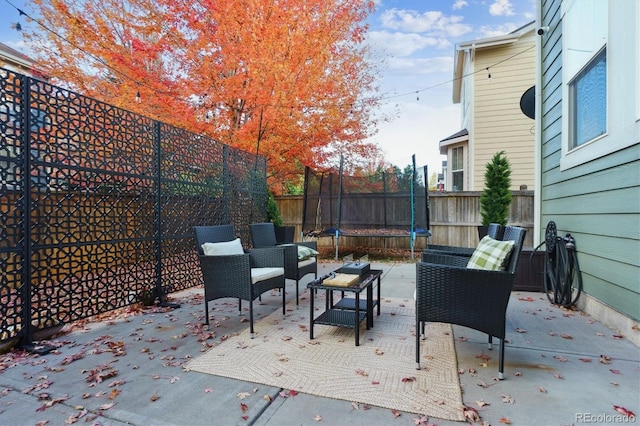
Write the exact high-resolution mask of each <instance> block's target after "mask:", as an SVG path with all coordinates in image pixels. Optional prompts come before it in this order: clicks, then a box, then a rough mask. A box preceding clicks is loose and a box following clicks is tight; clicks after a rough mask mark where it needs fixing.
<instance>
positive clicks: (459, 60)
mask: <svg viewBox="0 0 640 426" xmlns="http://www.w3.org/2000/svg"><path fill="white" fill-rule="evenodd" d="M535 24H536V23H535V21H531V22H529V23H528V24H526V25H524V26H522V27H520V28H518V29H517V30H514V31H512V32H510V33H508V34H504V35H501V36H496V37H489V38H482V39H478V40H472V41H465V42H462V43H458V44H457V45H456V48H455V54H454V65H453V103H454V104H458V103H460V98H461V90H462V78H463V77H464V75H463V73H464V72H465V69H464V57H465V55H466V54H467V53H468V52H470V51H473V50H477V49H485V48H489V47H495V46H500V45H504V44H511V43H515V42H516V41H518V39H519V38H520V37H522V36H523V35H525V34H527V33H529V32H531V31H534V30H535V28H536V25H535Z"/></svg>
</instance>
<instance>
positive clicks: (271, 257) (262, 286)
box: [194, 225, 285, 337]
mask: <svg viewBox="0 0 640 426" xmlns="http://www.w3.org/2000/svg"><path fill="white" fill-rule="evenodd" d="M194 229H195V234H196V242H197V250H198V255H199V258H200V267H201V268H202V278H203V279H204V306H205V315H206V324H207V326H208V325H209V301H211V300H215V299H221V298H224V297H237V298H238V299H239V300H238V309H239V310H242V302H241V301H242V300H248V301H249V329H250V332H251V337H253V335H254V332H253V301H254V300H255V299H257V298H258V297H260V295H261V294H262V293H264V292H265V291H268V290H271V289H275V288H277V289H280V290H281V293H282V314H283V315H284V314H285V292H284V291H283V290H284V285H285V277H284V250H282V249H280V248H273V249H253V250H248V251H247V252H246V253H244V254H236V255H220V256H205V255H204V252H203V250H202V245H203V244H204V243H219V242H226V241H233V240H235V239H236V234H235V230H234V228H233V225H216V226H196V227H195V228H194ZM256 268H282V273H281V274H280V275H277V276H274V277H270V278H266V279H264V280H259V281H256V282H253V281H254V280H252V276H251V275H252V270H253V272H254V273H255V272H256V271H255V269H256Z"/></svg>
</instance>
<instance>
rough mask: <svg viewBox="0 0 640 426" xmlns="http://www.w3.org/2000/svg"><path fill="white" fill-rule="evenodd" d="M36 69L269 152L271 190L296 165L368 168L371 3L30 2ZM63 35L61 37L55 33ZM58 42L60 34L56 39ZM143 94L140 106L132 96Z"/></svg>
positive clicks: (371, 153) (373, 153)
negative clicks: (37, 21) (341, 163)
mask: <svg viewBox="0 0 640 426" xmlns="http://www.w3.org/2000/svg"><path fill="white" fill-rule="evenodd" d="M34 3H35V4H36V6H37V8H38V11H39V14H40V16H42V22H43V23H44V24H45V25H46V26H47V27H48V28H56V31H55V33H54V32H51V31H43V30H42V29H40V30H36V31H35V32H33V33H32V34H31V37H32V38H34V39H40V41H42V42H43V43H40V44H39V46H40V52H41V55H40V56H41V58H42V64H41V65H42V66H46V69H47V70H48V72H49V75H51V76H52V77H54V78H58V79H59V80H61V81H65V82H66V83H67V84H68V85H70V86H71V87H73V88H77V89H78V90H79V91H81V92H82V93H85V94H87V95H89V96H94V97H97V98H99V99H102V100H104V101H106V102H109V103H112V104H115V105H118V106H121V107H124V108H127V109H130V110H134V111H136V112H140V113H142V114H145V115H148V116H151V117H153V118H157V119H159V120H162V121H165V122H169V123H171V124H175V125H177V126H180V127H182V128H185V129H188V130H190V131H194V132H197V133H203V134H206V135H209V136H211V137H213V138H215V139H217V140H219V141H221V142H223V143H226V144H229V145H231V146H234V147H238V148H241V149H244V150H247V151H250V152H258V153H260V154H262V155H265V156H266V157H267V164H268V173H269V183H270V186H271V187H272V189H273V190H274V191H275V192H279V189H280V188H281V187H282V185H284V184H285V183H286V182H288V181H291V180H295V179H296V178H298V177H299V175H300V174H301V173H302V171H303V167H304V165H309V166H310V167H315V168H324V167H328V166H331V165H334V164H337V160H336V159H337V158H339V156H340V155H344V156H345V158H346V159H347V160H348V162H349V164H354V165H358V164H367V163H369V162H370V161H372V160H374V159H375V158H376V157H378V156H379V155H380V150H379V148H378V146H377V145H373V144H370V143H367V142H365V139H366V138H367V137H368V136H370V135H372V134H374V133H375V131H376V125H377V123H376V121H375V119H374V118H373V114H372V111H373V110H374V109H375V108H376V107H377V106H378V104H377V100H376V92H377V87H376V85H375V77H376V69H375V66H374V65H373V63H372V62H371V61H369V60H368V59H370V58H369V57H368V54H369V53H368V51H367V49H366V48H365V47H364V45H363V40H364V35H365V31H366V29H367V27H366V26H365V25H364V20H365V19H366V17H367V14H368V13H370V12H372V11H373V2H371V1H344V0H196V1H193V0H100V1H96V0H84V1H79V0H75V1H74V0H66V1H65V0H49V1H43V0H34ZM60 36H62V37H60ZM63 38H64V39H63ZM138 93H139V94H140V99H141V102H140V103H137V102H135V101H134V100H135V99H136V95H137V94H138Z"/></svg>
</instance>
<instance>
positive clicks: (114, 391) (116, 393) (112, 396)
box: [109, 389, 122, 399]
mask: <svg viewBox="0 0 640 426" xmlns="http://www.w3.org/2000/svg"><path fill="white" fill-rule="evenodd" d="M120 392H122V391H121V390H119V389H114V390H112V391H111V393H110V394H109V399H116V397H117V396H118V395H120Z"/></svg>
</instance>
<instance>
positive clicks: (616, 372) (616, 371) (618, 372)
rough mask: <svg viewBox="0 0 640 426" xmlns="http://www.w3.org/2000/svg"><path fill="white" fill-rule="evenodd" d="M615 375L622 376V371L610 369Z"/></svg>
mask: <svg viewBox="0 0 640 426" xmlns="http://www.w3.org/2000/svg"><path fill="white" fill-rule="evenodd" d="M609 371H611V372H612V373H613V374H622V373H621V372H620V370H614V369H613V368H611V369H609Z"/></svg>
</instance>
